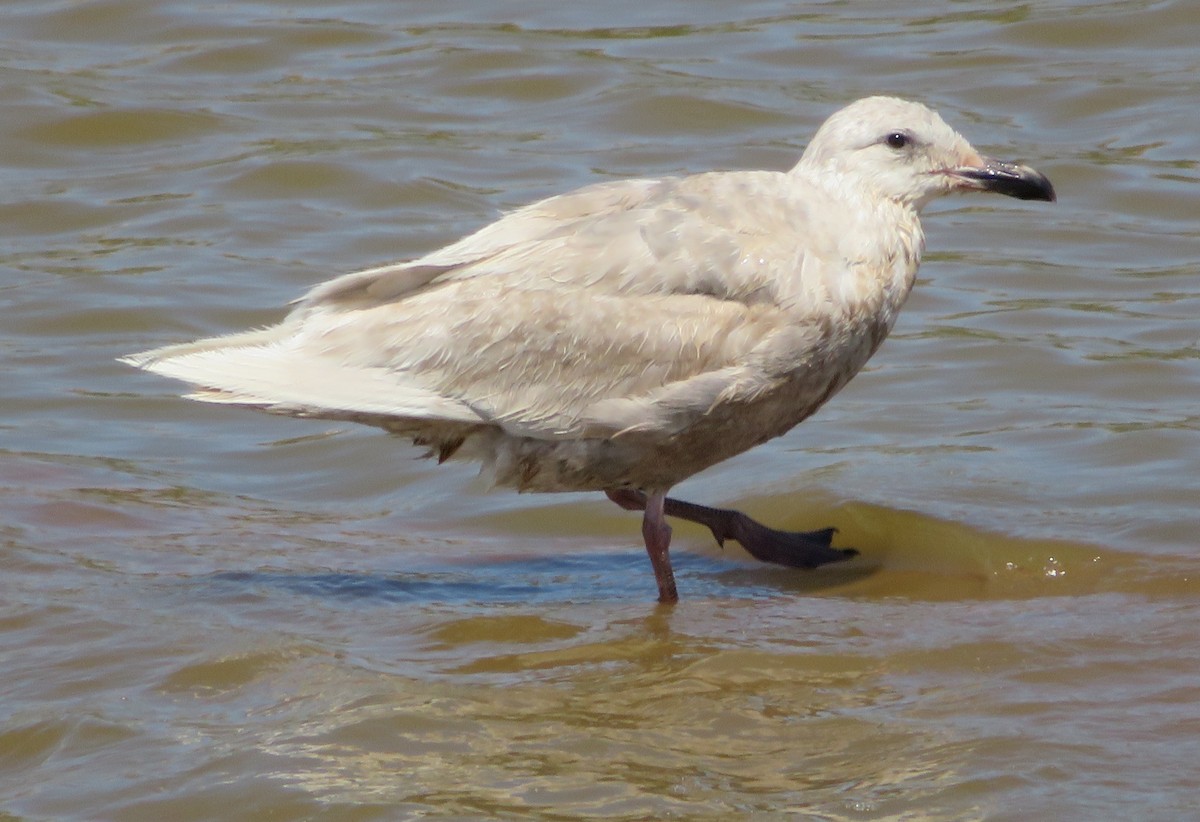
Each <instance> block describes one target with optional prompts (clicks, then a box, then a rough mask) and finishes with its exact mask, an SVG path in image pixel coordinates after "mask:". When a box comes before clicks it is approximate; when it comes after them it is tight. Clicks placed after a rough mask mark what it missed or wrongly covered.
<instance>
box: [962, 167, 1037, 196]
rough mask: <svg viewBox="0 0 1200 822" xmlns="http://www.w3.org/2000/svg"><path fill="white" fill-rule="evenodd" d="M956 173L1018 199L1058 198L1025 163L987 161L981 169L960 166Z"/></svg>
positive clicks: (979, 184) (1035, 171) (983, 188)
mask: <svg viewBox="0 0 1200 822" xmlns="http://www.w3.org/2000/svg"><path fill="white" fill-rule="evenodd" d="M957 173H958V176H960V177H962V178H965V179H967V180H970V181H971V182H972V184H973V186H974V187H976V188H978V189H980V190H983V191H993V192H995V193H996V194H1003V195H1004V196H1006V197H1015V198H1016V199H1018V200H1041V201H1043V202H1047V203H1054V202H1057V201H1058V195H1057V194H1056V193H1055V191H1054V186H1053V185H1052V184H1051V183H1050V179H1049V178H1048V177H1047V176H1046V175H1045V174H1042V173H1041V172H1040V171H1037V170H1035V169H1032V168H1030V167H1029V166H1021V165H1017V164H1016V163H1005V162H1001V161H998V160H989V161H988V162H987V163H986V164H985V165H984V166H983V168H970V169H961V170H959V171H958V172H957Z"/></svg>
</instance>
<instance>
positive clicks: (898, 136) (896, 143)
mask: <svg viewBox="0 0 1200 822" xmlns="http://www.w3.org/2000/svg"><path fill="white" fill-rule="evenodd" d="M883 141H884V142H885V143H887V144H888V145H889V146H890V147H892V148H904V147H905V146H907V145H909V144H911V143H912V138H911V137H909V136H908V135H907V134H905V133H904V132H903V131H893V132H892V133H891V134H889V135H888V136H887V137H884V138H883Z"/></svg>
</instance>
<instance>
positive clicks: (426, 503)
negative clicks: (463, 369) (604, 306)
mask: <svg viewBox="0 0 1200 822" xmlns="http://www.w3.org/2000/svg"><path fill="white" fill-rule="evenodd" d="M0 19H2V20H3V27H2V28H0V71H2V72H3V75H2V76H3V79H4V82H3V84H0V101H2V102H3V107H4V112H5V116H4V117H3V118H0V164H2V165H3V177H4V181H5V185H4V194H3V197H2V198H0V236H3V238H4V239H3V243H2V244H0V265H3V276H2V277H0V305H2V307H3V314H2V316H3V326H2V333H0V358H2V359H0V364H2V367H3V387H4V390H3V391H2V392H0V409H2V416H0V488H2V489H3V493H2V494H0V539H2V540H3V541H2V543H0V544H2V546H3V549H2V551H0V567H2V568H3V583H2V590H3V594H4V595H3V598H2V600H0V642H2V645H0V659H2V660H3V665H2V667H0V670H3V674H2V675H0V707H2V710H0V815H3V816H5V818H14V819H26V818H28V819H51V818H52V819H122V820H137V819H155V820H157V819H167V818H169V819H175V820H189V819H207V818H226V819H263V818H277V819H354V820H359V819H396V818H406V817H433V818H456V819H470V818H518V817H519V818H524V819H567V818H579V817H585V816H603V817H607V818H613V819H642V818H659V817H667V816H671V817H674V818H686V819H718V818H720V819H725V818H731V817H744V818H761V819H774V818H780V819H782V818H785V817H788V818H790V817H791V816H793V815H800V816H808V817H810V818H818V819H847V820H858V819H862V820H868V819H870V820H874V819H946V820H960V819H1000V820H1009V819H1011V820H1023V819H1033V818H1055V819H1089V820H1090V819H1103V818H1114V817H1117V816H1119V815H1124V816H1130V817H1132V818H1137V819H1172V820H1173V819H1180V818H1191V817H1196V816H1200V801H1198V800H1197V799H1196V798H1195V797H1196V795H1197V790H1198V789H1200V784H1198V783H1200V779H1198V778H1197V776H1196V773H1197V763H1200V720H1197V718H1196V717H1197V711H1196V703H1197V701H1200V653H1198V652H1200V643H1198V641H1197V638H1196V631H1195V629H1194V626H1195V625H1196V624H1197V621H1198V620H1200V606H1198V605H1197V593H1198V592H1200V582H1198V581H1197V573H1198V572H1200V562H1198V561H1197V558H1196V542H1197V539H1196V525H1197V514H1196V508H1197V503H1198V502H1200V470H1198V468H1200V465H1198V455H1200V451H1198V446H1197V442H1198V440H1197V436H1198V430H1200V413H1198V412H1197V403H1196V398H1197V393H1198V389H1200V331H1198V330H1197V328H1198V326H1197V322H1196V317H1197V316H1198V315H1200V274H1198V268H1200V265H1198V260H1200V251H1198V248H1200V247H1198V245H1197V236H1198V234H1200V229H1198V228H1197V225H1198V220H1197V217H1198V216H1200V207H1198V206H1197V195H1198V193H1200V188H1198V186H1197V183H1198V181H1200V173H1198V171H1197V162H1196V158H1197V157H1200V136H1198V132H1197V130H1196V128H1195V110H1196V93H1197V88H1198V85H1197V80H1196V78H1197V77H1198V76H1200V52H1198V51H1197V50H1196V48H1195V43H1196V42H1197V40H1200V11H1198V10H1197V9H1196V7H1195V5H1194V4H1191V3H1188V2H1184V0H1176V2H1160V3H1150V2H1133V3H1129V2H1123V3H1099V2H1081V1H1080V0H1057V2H1049V3H1040V4H1033V5H1017V6H1013V7H1011V8H1004V9H997V7H996V4H993V3H985V2H971V1H970V0H968V1H967V2H956V3H950V4H946V3H922V2H913V3H906V4H904V5H903V8H901V6H899V5H885V4H850V3H824V4H814V5H807V4H805V5H792V6H782V7H781V6H780V5H779V4H769V3H760V2H749V3H739V4H733V3H684V2H661V3H657V4H653V5H649V6H648V5H647V4H636V5H635V4H632V3H624V2H617V3H607V4H554V3H547V2H544V0H529V1H528V2H520V3H508V4H493V5H491V6H486V7H485V6H481V5H479V4H467V3H438V4H421V3H382V2H366V1H365V0H364V2H345V3H328V2H325V3H316V2H314V3H277V2H258V3H237V4H218V5H211V4H209V5H205V4H201V5H196V4H187V3H180V2H157V3H151V2H148V0H129V1H128V2H118V1H115V0H114V1H111V2H108V1H105V0H100V1H99V2H87V3H76V2H50V3H46V2H39V3H31V2H16V3H9V4H7V5H6V6H5V8H4V10H3V11H0ZM879 92H887V93H900V94H903V95H905V96H909V97H913V98H917V99H921V100H924V101H926V102H929V103H930V104H932V105H934V106H935V107H936V108H938V109H939V110H940V111H941V112H942V114H943V115H944V116H945V118H946V119H947V120H948V121H949V122H950V123H951V124H952V125H954V126H956V127H958V128H959V129H960V130H961V131H963V132H964V133H965V134H966V135H967V136H968V137H969V138H970V139H971V140H972V141H973V142H974V143H975V144H976V146H978V147H980V148H981V149H983V150H985V151H988V152H990V153H993V154H996V155H999V156H1004V157H1011V158H1013V159H1020V160H1023V161H1026V162H1029V163H1030V164H1032V165H1034V166H1036V167H1038V168H1039V169H1041V170H1042V171H1044V172H1046V173H1047V174H1048V175H1049V176H1050V177H1051V178H1052V179H1053V181H1054V183H1055V185H1056V187H1057V189H1058V191H1059V196H1060V202H1059V203H1058V204H1056V205H1054V206H1049V205H1047V204H1041V203H1032V204H1031V203H1018V202H1014V201H1008V200H1003V199H1002V198H971V199H966V198H964V199H960V200H955V201H951V202H947V203H943V204H940V205H938V206H936V207H935V208H934V209H933V210H932V211H933V213H931V214H930V215H929V216H928V219H927V220H926V229H927V233H928V245H929V253H928V254H927V256H926V263H925V265H924V267H923V268H922V271H921V279H920V282H919V284H918V288H917V289H916V291H915V292H914V295H913V297H912V299H911V301H910V303H909V305H908V306H907V307H906V309H905V312H904V314H903V315H902V316H901V320H900V322H899V324H898V326H897V329H896V332H895V334H894V335H893V338H892V339H891V340H889V342H888V343H887V344H886V345H885V346H884V347H883V349H882V351H881V352H880V353H879V354H878V355H877V357H876V358H875V359H874V360H873V361H872V363H871V366H870V368H869V370H868V371H867V372H865V373H864V374H862V375H861V376H860V377H858V378H857V379H856V380H855V381H854V382H853V383H852V384H851V386H850V387H849V388H847V389H846V390H845V391H844V392H843V393H842V394H841V395H839V396H838V397H837V398H836V399H835V400H834V401H833V402H832V403H831V404H830V405H829V406H827V407H826V408H825V409H823V410H822V411H821V413H820V414H818V415H817V416H816V417H814V418H813V419H811V420H809V421H808V422H806V423H805V424H804V425H802V426H800V427H799V428H798V429H796V430H795V431H793V432H792V433H791V434H789V435H788V436H786V437H784V438H782V439H780V440H777V441H775V442H772V443H771V444H769V445H767V446H764V447H761V448H759V449H757V450H755V451H753V452H750V453H748V454H745V455H743V456H742V457H740V458H738V459H736V460H732V461H730V462H728V463H726V464H724V465H721V466H718V467H717V468H714V469H712V470H710V471H708V472H706V473H705V474H703V475H701V476H698V477H696V478H694V479H692V480H690V481H689V482H687V483H686V484H684V485H683V486H681V487H680V488H679V489H677V490H678V493H679V495H680V496H682V497H685V498H689V499H695V500H696V501H699V502H707V503H710V504H724V505H734V506H737V507H740V508H742V509H744V510H747V511H748V512H750V513H752V514H753V515H755V516H758V517H760V518H761V519H763V520H766V521H768V522H770V523H772V524H774V525H776V526H780V527H788V528H815V527H821V526H825V525H836V526H837V527H838V528H839V529H840V533H839V537H838V542H839V544H845V545H854V546H856V547H858V548H859V549H860V550H861V551H862V554H863V556H862V558H861V559H859V560H857V561H855V562H854V563H851V564H847V565H845V566H842V567H838V568H829V569H823V570H821V571H819V572H815V573H809V574H802V573H798V572H792V571H788V570H786V569H779V568H767V567H763V566H759V565H755V564H753V563H752V562H750V561H749V560H748V559H747V558H746V557H745V555H744V554H742V553H741V552H740V549H738V548H737V547H736V546H734V545H731V546H729V548H728V549H727V550H725V551H724V552H722V551H721V550H720V549H718V548H717V546H716V545H715V544H713V543H712V542H711V540H710V539H709V538H707V536H706V535H705V534H704V533H702V532H701V531H700V530H699V529H695V528H691V527H689V526H685V525H681V526H679V527H678V528H677V529H676V550H675V562H676V570H677V574H678V577H679V582H680V589H681V593H682V596H683V601H682V602H681V604H680V605H679V606H678V607H676V608H674V609H663V608H660V607H658V606H656V605H655V604H654V603H653V596H654V586H653V577H652V574H651V573H650V569H649V566H648V563H647V561H646V558H645V554H644V551H643V550H642V549H641V548H640V547H639V533H638V525H637V517H636V516H635V515H633V514H630V513H627V512H623V511H620V510H618V509H617V508H616V507H615V506H612V505H610V504H608V503H607V502H606V501H604V500H603V499H599V498H596V497H595V496H587V495H583V496H576V495H563V496H550V497H546V496H540V497H532V496H530V497H524V496H517V495H515V494H511V493H508V492H495V493H488V492H487V491H486V489H484V488H483V487H481V485H480V484H479V482H478V481H477V480H475V479H474V470H473V468H472V467H471V466H469V465H454V464H450V465H444V466H440V467H439V466H436V465H433V464H431V463H428V462H425V461H421V460H418V459H417V458H416V457H417V456H418V453H419V452H418V451H416V450H415V449H413V448H411V447H409V446H407V445H406V444H404V443H403V442H400V441H398V440H389V439H388V438H387V437H385V436H384V435H382V434H378V433H376V432H373V431H369V430H359V429H355V428H353V427H350V426H343V425H337V424H330V423H322V422H305V421H298V420H287V419H280V418H272V417H267V416H260V415H256V414H253V413H249V412H243V411H238V410H232V409H227V408H220V407H211V406H204V405H199V404H195V403H189V402H187V401H184V400H181V399H179V398H178V397H177V386H175V385H173V384H171V383H169V382H168V381H166V380H161V379H159V378H156V377H153V376H151V375H147V374H143V373H138V372H135V371H133V370H131V369H128V368H126V367H124V366H122V365H120V364H118V363H116V362H115V361H114V358H115V357H117V356H119V355H120V354H124V353H128V352H131V351H137V350H141V349H144V348H147V347H150V346H155V345H160V344H165V343H168V342H173V341H181V340H186V339H190V338H194V337H197V336H202V335H208V334H215V333H221V332H225V331H233V330H238V329H241V328H244V327H248V326H252V325H258V324H265V323H268V322H271V321H274V320H276V319H278V318H279V317H280V316H281V315H282V312H283V307H284V306H285V304H286V303H287V301H288V300H290V299H293V298H295V297H296V296H298V295H299V294H300V293H302V292H303V290H304V289H305V288H307V287H308V286H310V285H312V284H314V283H316V282H319V281H320V280H323V279H325V278H327V277H329V276H331V275H333V274H335V273H340V272H343V271H348V270H353V269H355V268H362V267H367V266H370V265H375V264H379V263H383V262H386V261H389V260H393V259H399V258H403V257H408V256H413V255H416V254H419V253H421V252H424V251H427V250H430V249H432V248H435V247H437V246H438V245H440V244H442V243H445V242H448V241H450V240H452V239H455V238H456V237H458V236H460V235H461V234H463V233H466V232H468V231H470V230H472V229H474V228H476V227H478V226H480V225H481V224H483V223H485V222H487V221H488V220H491V219H493V218H494V217H495V216H496V215H497V214H498V213H499V212H500V211H502V210H505V209H509V208H513V207H516V206H519V205H521V204H523V203H525V202H528V201H530V200H531V199H534V198H536V197H540V196H544V195H548V194H552V193H556V192H560V191H564V190H567V189H570V188H573V187H576V186H579V185H582V184H585V183H588V182H592V181H596V180H601V179H609V178H618V177H625V176H634V175H659V174H674V173H684V172H691V171H701V170H707V169H711V168H750V167H766V168H784V167H788V166H790V165H791V164H792V163H793V162H794V161H795V159H796V157H797V156H798V154H799V152H800V151H801V150H802V148H803V145H804V143H805V141H806V140H807V139H808V137H809V136H810V135H811V133H812V131H813V129H814V128H815V127H816V126H817V125H818V124H819V123H820V121H821V120H822V119H823V118H824V117H825V116H826V115H827V114H829V113H830V112H831V111H833V110H834V109H836V108H838V107H839V106H841V105H842V104H844V103H846V102H848V101H850V100H852V99H855V98H857V97H860V96H864V95H866V94H871V93H879Z"/></svg>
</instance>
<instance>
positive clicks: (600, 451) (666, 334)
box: [125, 97, 1055, 602]
mask: <svg viewBox="0 0 1200 822" xmlns="http://www.w3.org/2000/svg"><path fill="white" fill-rule="evenodd" d="M958 191H993V192H997V193H1000V194H1005V195H1008V196H1011V197H1017V198H1020V199H1028V200H1054V198H1055V196H1054V190H1053V188H1052V186H1051V185H1050V182H1049V180H1047V179H1046V178H1045V177H1044V176H1043V175H1041V174H1039V173H1038V172H1036V171H1034V170H1033V169H1031V168H1028V167H1025V166H1020V165H1015V164H1012V163H1007V162H1001V161H997V160H993V159H989V158H987V157H983V156H981V155H980V154H979V153H978V152H976V151H975V149H973V148H972V147H971V146H970V144H968V143H967V141H966V140H965V139H963V138H962V137H961V136H959V135H958V134H957V133H956V132H954V131H953V130H952V129H951V128H950V127H949V126H947V125H946V124H945V123H944V122H943V121H942V119H941V118H940V117H939V116H938V115H937V114H936V113H935V112H933V111H931V110H930V109H928V108H926V107H925V106H923V105H920V104H918V103H913V102H907V101H904V100H899V99H895V98H891V97H870V98H866V99H863V100H859V101H857V102H855V103H852V104H851V105H849V106H847V107H846V108H844V109H842V110H841V111H838V112H837V113H835V114H834V115H833V116H831V117H830V118H829V119H828V120H827V121H826V122H825V123H824V125H822V126H821V128H820V129H819V130H818V131H817V133H816V136H814V137H813V140H812V142H811V143H810V144H809V145H808V148H807V149H806V150H805V152H804V154H803V156H802V157H801V158H800V162H799V163H798V164H797V165H796V166H795V168H793V169H792V170H791V171H789V172H775V171H735V172H713V173H707V174H697V175H694V176H690V177H682V178H665V179H637V180H622V181H619V182H605V183H599V184H596V185H590V186H587V187H584V188H581V189H578V190H577V191H574V192H571V193H569V194H563V195H560V196H557V197H550V198H548V199H545V200H542V201H540V202H537V203H534V204H532V205H529V206H526V207H525V208H522V209H519V210H517V211H514V212H512V213H511V214H508V215H507V216H505V217H503V218H501V219H500V220H497V221H496V222H495V223H492V224H491V225H489V226H487V227H485V228H483V229H481V230H479V231H477V232H475V233H474V234H471V235H470V236H468V237H466V238H464V239H462V240H459V241H458V242H456V243H453V244H452V245H449V246H447V247H445V248H443V249H440V250H438V251H434V252H432V253H430V254H427V255H426V256H424V257H421V258H420V259H417V260H412V261H409V262H404V263H399V264H396V265H389V266H384V267H381V268H373V269H370V270H367V271H360V272H357V273H352V274H347V275H344V276H341V277H337V278H336V279H333V280H330V281H329V282H326V283H324V284H322V285H319V286H317V287H316V288H314V289H312V290H311V291H310V292H309V293H308V294H306V295H305V296H304V297H302V298H301V299H300V300H299V301H298V303H297V305H296V307H295V308H294V309H293V310H292V312H291V313H290V314H289V315H288V316H287V317H286V318H285V319H284V320H283V321H282V322H281V323H280V324H278V325H276V326H272V327H270V328H266V329H262V330H257V331H249V332H245V333H241V334H235V335H231V336H225V337H217V338H213V339H206V340H200V341H198V342H193V343H186V344H183V345H173V346H168V347H165V348H159V349H155V350H153V351H147V352H145V353H141V354H136V355H133V356H130V357H127V358H125V361H126V362H129V363H130V364H133V365H135V366H139V367H141V368H145V369H147V370H150V371H153V372H156V373H158V374H163V375H166V376H169V377H174V378H177V379H180V380H183V381H186V382H189V383H192V384H193V385H196V386H198V387H199V389H200V390H199V391H197V392H196V393H193V394H191V395H189V396H191V397H192V398H194V399H199V400H204V401H208V402H220V403H229V404H232V405H240V406H248V407H253V408H258V409H261V410H264V411H270V412H272V413H277V414H287V415H291V416H299V417H315V418H321V419H335V420H352V421H354V422H361V423H366V424H369V425H375V426H379V427H381V428H383V429H385V430H387V431H390V432H393V433H396V434H401V435H404V436H406V437H409V438H411V439H413V440H414V441H415V442H416V443H418V444H421V445H425V446H428V447H429V448H430V453H431V454H433V455H436V456H437V457H438V459H439V461H442V460H445V459H448V458H450V457H467V458H472V459H477V460H480V461H482V462H483V464H484V470H485V471H488V472H490V474H491V476H492V477H493V479H494V481H495V482H496V483H498V484H501V485H508V486H513V487H516V488H518V489H519V490H521V491H604V492H605V493H607V494H608V496H609V497H610V498H611V499H612V500H613V501H615V502H617V503H618V504H619V505H621V506H622V507H624V508H627V509H631V510H644V511H645V514H644V518H643V522H642V534H643V537H644V539H645V543H646V549H647V552H648V553H649V555H650V560H651V563H652V565H653V567H654V572H655V577H656V581H657V583H658V591H659V599H660V600H661V601H663V602H673V601H675V600H676V599H678V594H677V592H676V587H675V580H674V575H673V572H672V569H671V561H670V557H669V555H668V547H669V544H670V537H671V529H670V527H669V526H668V525H667V523H666V521H665V517H666V516H674V517H680V518H683V519H688V520H691V521H694V522H699V523H702V524H704V525H707V526H708V527H709V528H710V529H711V530H712V532H713V535H714V536H715V537H716V539H717V540H718V542H721V543H722V544H723V543H724V541H725V540H726V539H735V540H737V541H738V542H739V543H741V544H742V545H743V546H744V547H745V548H746V549H747V551H749V552H750V553H751V554H752V555H753V556H755V557H757V558H759V559H761V560H764V561H768V562H776V563H780V564H784V565H790V566H794V567H815V566H817V565H820V564H823V563H826V562H833V561H836V560H841V559H845V558H847V557H849V556H853V555H854V554H855V553H856V552H855V551H854V550H853V549H848V548H841V549H839V548H833V547H831V544H830V543H831V537H832V535H833V529H825V530H823V531H814V532H803V533H793V532H782V531H775V530H772V529H770V528H767V527H765V526H763V525H761V524H759V523H757V522H755V521H754V520H752V519H750V518H749V517H747V516H745V515H744V514H741V513H740V512H737V511H730V510H723V509H716V508H708V507H705V506H700V505H694V504H692V503H688V502H683V501H681V500H676V499H673V498H669V497H667V491H668V489H670V488H671V487H672V486H673V485H675V484H676V483H678V482H680V481H681V480H683V479H685V478H686V477H688V476H691V475H692V474H695V473H696V472H698V471H701V470H703V469H705V468H707V467H709V466H711V465H715V464H716V463H718V462H721V461H722V460H725V459H728V458H729V457H732V456H734V455H735V454H739V453H741V452H742V451H745V450H747V449H748V448H751V447H753V446H755V445H758V444H760V443H762V442H765V441H767V440H769V439H771V438H772V437H777V436H779V435H780V434H783V433H784V432H786V431H788V430H789V429H790V428H792V427H793V426H794V425H796V424H797V423H799V422H801V421H802V420H804V419H805V418H806V417H808V416H809V415H810V414H812V413H813V412H814V411H816V410H817V409H818V408H819V407H820V406H821V405H822V404H823V403H825V401H826V400H828V399H829V398H830V397H832V396H833V395H834V394H835V393H836V392H837V391H838V390H839V389H840V388H841V387H842V386H844V385H845V384H846V382H847V381H848V380H849V379H850V378H851V377H853V376H854V374H856V373H857V372H858V370H859V369H860V368H862V366H863V364H864V363H865V362H866V361H867V359H868V358H869V357H870V356H871V355H872V354H873V353H874V352H875V350H876V349H877V348H878V347H879V345H880V343H882V342H883V340H884V338H885V337H886V336H887V334H888V332H889V331H890V330H891V328H892V325H893V324H894V322H895V320H896V313H897V312H898V311H899V310H900V307H901V306H902V305H903V304H904V301H905V299H906V298H907V296H908V293H909V290H910V289H911V288H912V284H913V279H914V277H915V276H916V273H917V266H918V264H919V263H920V258H921V252H922V249H923V247H924V235H923V233H922V230H921V223H920V219H919V214H920V211H921V209H922V208H923V207H924V206H925V205H926V204H928V203H929V202H930V201H931V200H933V199H935V198H936V197H939V196H941V195H943V194H949V193H952V192H958Z"/></svg>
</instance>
